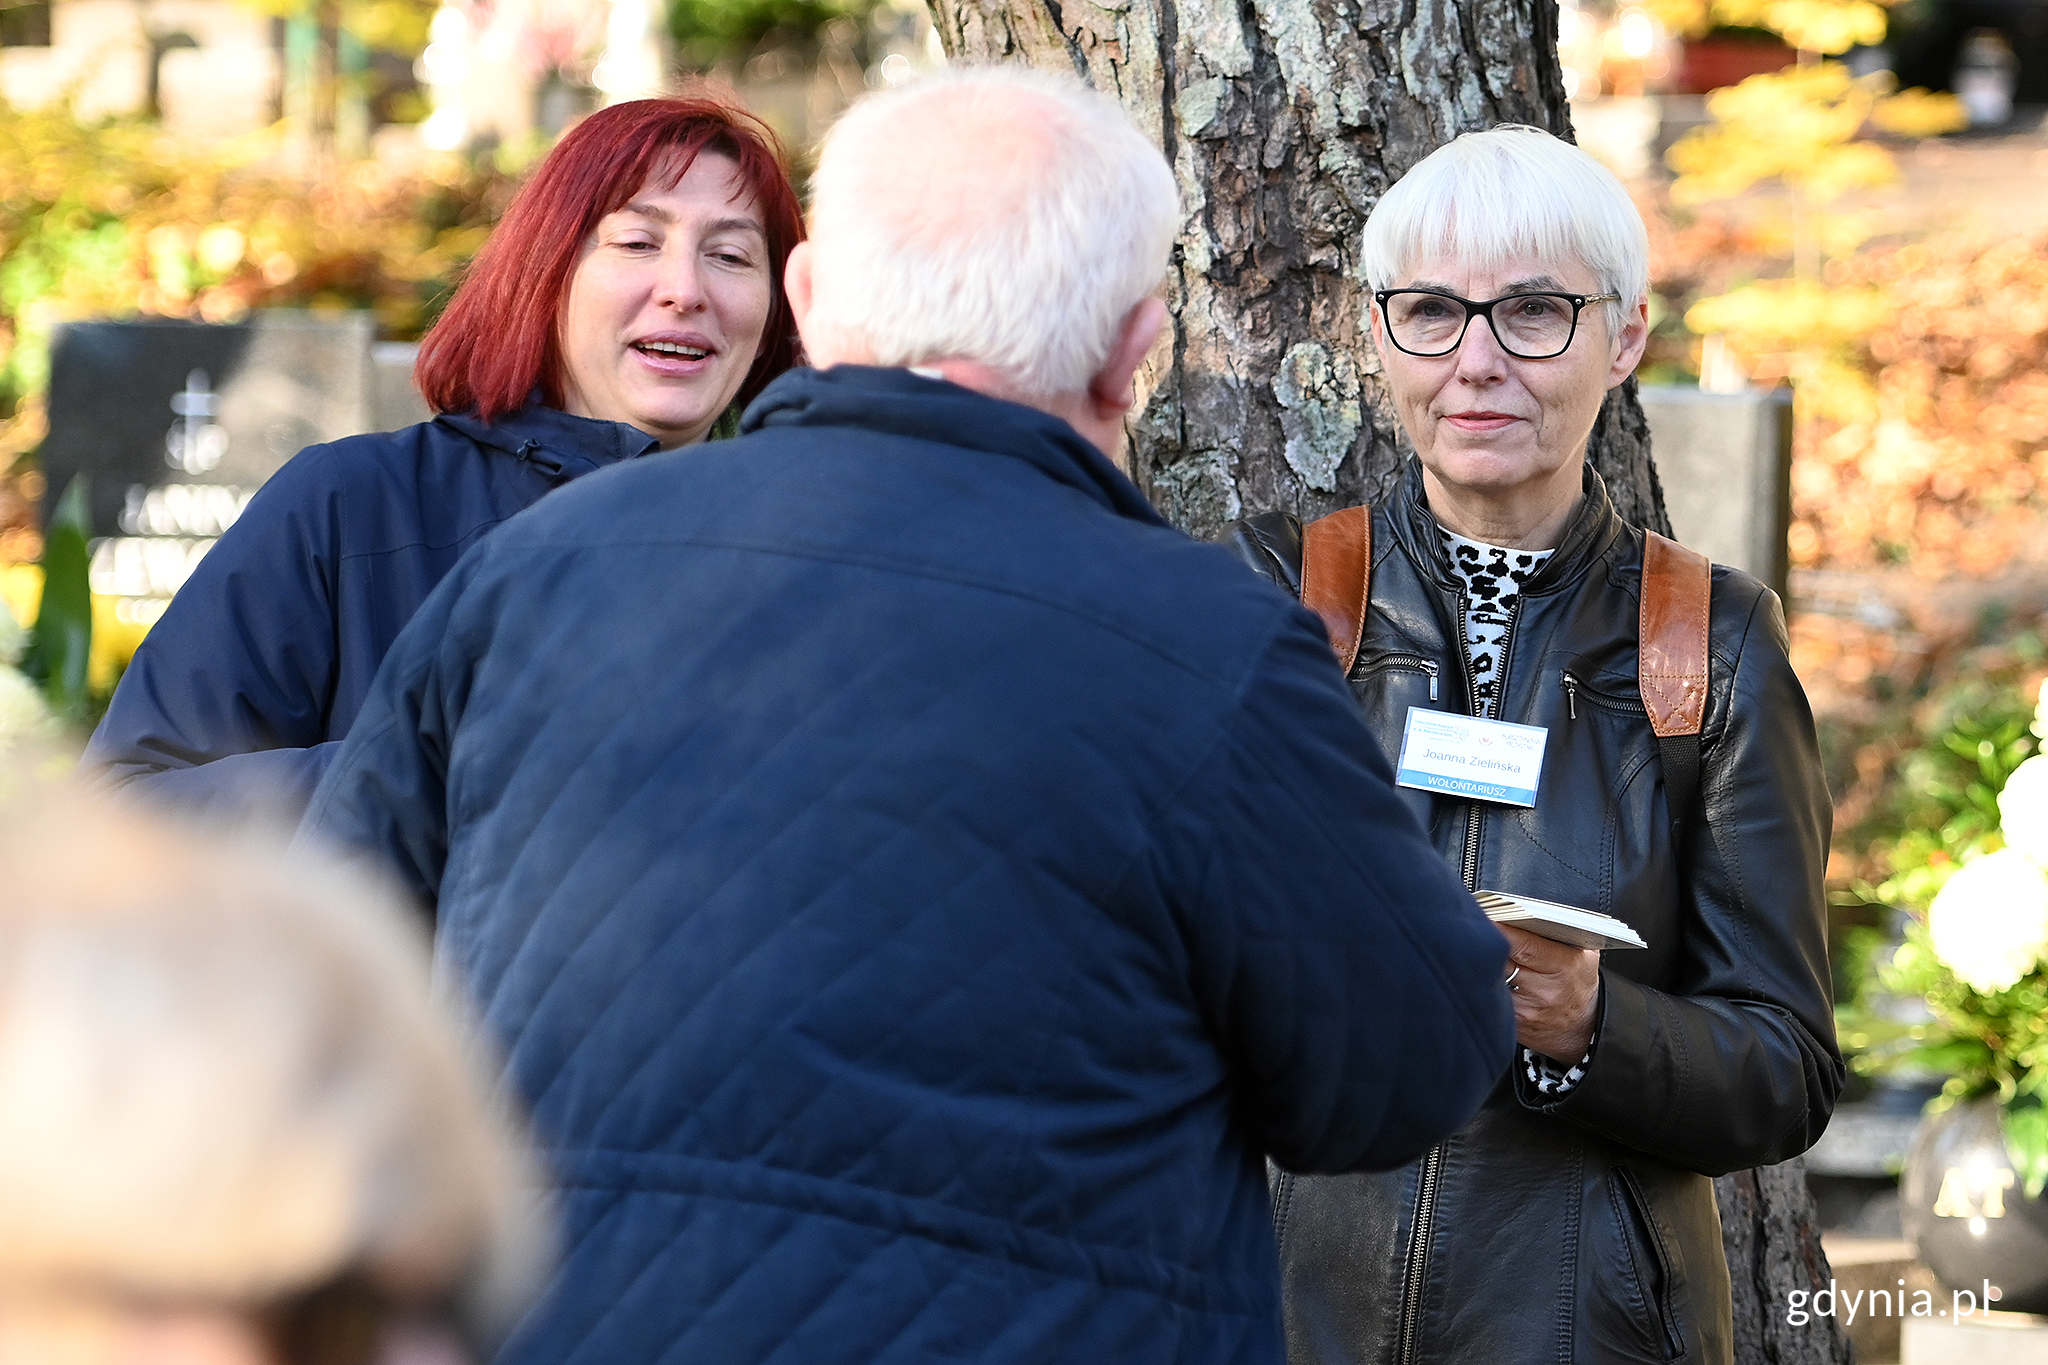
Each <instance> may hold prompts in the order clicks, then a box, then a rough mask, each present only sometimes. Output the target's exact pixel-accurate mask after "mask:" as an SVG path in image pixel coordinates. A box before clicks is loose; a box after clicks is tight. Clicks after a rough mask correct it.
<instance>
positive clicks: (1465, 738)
mask: <svg viewBox="0 0 2048 1365" xmlns="http://www.w3.org/2000/svg"><path fill="white" fill-rule="evenodd" d="M1549 739H1550V732H1549V731H1548V730H1546V729H1544V728H1543V727H1542V726H1540V725H1511V724H1509V723H1508V722H1506V721H1501V720H1481V719H1480V718H1479V717H1477V716H1460V715H1455V714H1452V713H1449V712H1444V711H1430V710H1426V709H1424V708H1422V707H1420V706H1411V707H1409V708H1408V724H1407V727H1406V728H1405V729H1404V730H1403V732H1402V735H1401V765H1400V771H1399V772H1398V773H1396V774H1395V776H1394V781H1395V782H1396V783H1397V784H1398V785H1400V786H1403V787H1415V788H1418V789H1420V790H1422V791H1426V792H1441V793H1442V794H1443V795H1445V796H1463V797H1467V798H1471V799H1476V800H1480V801H1499V802H1501V803H1502V804H1503V805H1509V806H1533V805H1535V804H1536V779H1537V778H1538V777H1539V776H1541V775H1542V772H1543V746H1544V744H1545V743H1547V742H1548V741H1549Z"/></svg>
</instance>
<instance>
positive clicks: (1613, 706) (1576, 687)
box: [1563, 672, 1644, 720]
mask: <svg viewBox="0 0 2048 1365" xmlns="http://www.w3.org/2000/svg"><path fill="white" fill-rule="evenodd" d="M1563 680H1564V704H1565V713H1566V715H1568V716H1569V717H1570V718H1571V719H1573V720H1577V719H1578V718H1579V698H1580V697H1582V696H1583V697H1584V698H1585V699H1586V701H1587V702H1588V703H1590V704H1591V705H1594V706H1597V707H1599V708H1601V709H1602V710H1605V711H1620V712H1622V713H1623V714H1625V715H1632V716H1640V715H1643V714H1644V711H1643V704H1642V703H1641V702H1639V701H1634V700H1631V699H1630V698H1627V697H1614V696H1608V695H1606V694H1604V693H1601V692H1598V691H1596V690H1594V689H1593V688H1590V687H1588V686H1586V684H1585V683H1583V682H1581V681H1580V680H1579V679H1578V677H1576V676H1575V675H1574V674H1572V673H1569V672H1567V673H1565V674H1564V675H1563Z"/></svg>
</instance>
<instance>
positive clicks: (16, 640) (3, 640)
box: [0, 598, 28, 667]
mask: <svg viewBox="0 0 2048 1365" xmlns="http://www.w3.org/2000/svg"><path fill="white" fill-rule="evenodd" d="M27 652H28V632H27V631H26V630H24V629H22V626H21V622H19V621H17V620H15V619H14V613H13V612H11V611H9V610H8V609H7V600H6V599H5V598H0V667H6V666H8V665H11V664H18V663H20V662H21V656H22V655H24V654H26V653H27Z"/></svg>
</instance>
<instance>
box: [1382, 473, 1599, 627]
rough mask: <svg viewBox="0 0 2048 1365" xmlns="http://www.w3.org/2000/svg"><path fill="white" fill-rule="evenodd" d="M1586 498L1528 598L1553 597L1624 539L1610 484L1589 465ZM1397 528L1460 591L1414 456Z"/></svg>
mask: <svg viewBox="0 0 2048 1365" xmlns="http://www.w3.org/2000/svg"><path fill="white" fill-rule="evenodd" d="M1580 488H1581V496H1580V498H1579V506H1578V510H1577V511H1575V512H1573V513H1572V519H1571V520H1570V521H1569V522H1567V523H1566V524H1565V528H1564V536H1563V538H1562V539H1560V540H1559V541H1558V542H1557V551H1556V553H1554V554H1552V555H1551V556H1550V558H1549V559H1546V560H1545V561H1543V564H1542V567H1540V568H1539V569H1537V571H1536V573H1535V574H1534V575H1532V576H1531V577H1530V579H1529V581H1528V582H1527V583H1526V584H1524V585H1523V587H1522V591H1523V593H1525V594H1539V593H1546V592H1552V591H1555V590H1556V589H1558V588H1560V587H1563V586H1564V585H1565V584H1567V583H1570V582H1571V581H1572V580H1574V579H1576V578H1577V577H1578V576H1579V574H1580V572H1581V571H1583V570H1584V569H1585V567H1586V566H1587V565H1588V564H1590V563H1591V562H1592V561H1593V560H1594V558H1596V557H1597V556H1599V555H1601V554H1603V553H1605V551H1606V550H1607V547H1608V546H1610V545H1612V544H1613V543H1614V538H1615V537H1616V536H1618V535H1620V534H1621V529H1622V522H1621V517H1620V516H1619V515H1618V514H1617V513H1616V512H1615V510H1614V504H1613V502H1611V501H1610V500H1609V499H1608V496H1607V483H1606V481H1605V480H1604V479H1602V478H1601V477H1600V475H1599V474H1598V473H1596V472H1594V469H1593V466H1592V464H1591V463H1590V462H1588V463H1587V464H1586V465H1585V477H1584V479H1583V480H1582V481H1581V483H1580ZM1389 510H1390V511H1391V512H1392V514H1393V515H1392V517H1391V520H1392V523H1393V526H1394V533H1395V535H1396V536H1398V537H1399V538H1400V540H1401V541H1402V543H1403V548H1405V549H1406V550H1407V551H1408V557H1409V558H1410V559H1412V560H1414V561H1415V563H1416V564H1418V565H1421V566H1424V567H1425V568H1428V569H1429V570H1430V571H1431V572H1432V575H1433V576H1434V577H1435V578H1436V580H1437V582H1438V584H1439V585H1441V586H1442V587H1444V588H1447V589H1451V590H1454V591H1455V590H1460V589H1459V588H1458V579H1457V577H1456V575H1455V574H1454V573H1453V572H1452V570H1451V560H1450V555H1449V554H1448V553H1447V552H1446V551H1445V549H1444V540H1443V536H1442V535H1440V534H1438V525H1439V524H1438V522H1437V519H1436V516H1435V514H1434V513H1432V512H1431V511H1430V510H1429V499H1428V495H1427V494H1426V493H1425V492H1424V490H1423V487H1422V461H1421V460H1419V459H1416V458H1414V457H1413V456H1410V457H1409V460H1408V468H1407V471H1406V472H1405V474H1404V475H1403V477H1402V479H1401V482H1400V483H1399V484H1398V485H1397V486H1396V488H1395V490H1394V496H1393V506H1392V507H1391V508H1390V509H1389Z"/></svg>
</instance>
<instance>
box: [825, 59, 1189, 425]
mask: <svg viewBox="0 0 2048 1365" xmlns="http://www.w3.org/2000/svg"><path fill="white" fill-rule="evenodd" d="M1179 222H1180V206H1179V196H1178V195H1177V193H1176V192H1175V190H1174V183H1173V173H1172V171H1171V170H1170V169H1169V168H1168V167H1167V164H1166V159H1165V157H1164V156H1163V155H1162V154H1161V153H1160V151H1159V149H1158V148H1157V147H1155V146H1154V145H1152V143H1151V142H1150V141H1148V140H1147V139H1146V138H1145V136H1144V135H1143V134H1142V133H1140V132H1139V131H1138V129H1137V128H1136V127H1135V126H1134V125H1133V124H1132V123H1131V121H1130V119H1129V118H1128V117H1127V116H1126V115H1125V114H1124V112H1123V111H1122V110H1121V109H1120V108H1118V107H1117V105H1116V104H1115V102H1114V101H1112V100H1110V99H1108V98H1106V97H1104V96H1102V95H1099V94H1097V93H1095V92H1094V91H1092V90H1089V89H1088V88H1086V87H1085V86H1083V85H1082V84H1081V83H1080V82H1079V81H1078V80H1075V79H1074V78H1072V77H1068V76H1056V75H1052V74H1049V73H1046V72H1042V71H1036V70H1033V69H1031V68H1029V67H1021V66H1004V67H980V68H966V69H956V70H952V71H948V72H944V73H941V74H937V75H933V76H928V77H925V78H924V79H922V80H920V81H917V82H915V83H913V84H910V85H907V86H904V87H901V88H899V89H895V90H890V91H884V92H880V93H877V94H873V95H869V96H867V97H865V98H864V99H862V100H861V101H860V102H858V103H857V104H855V105H854V106H853V107H852V108H851V109H849V110H848V111H847V112H846V114H845V115H844V116H843V117H842V118H841V119H840V120H839V122H838V123H837V124H836V125H834V126H833V129H832V131H831V133H830V135H829V136H828V137H827V138H826V140H825V145H824V148H823V149H822V151H821V152H820V154H819V157H818V169H817V172H816V173H815V174H814V175H813V176H812V178H811V243H812V245H811V250H812V252H813V256H814V260H815V262H816V266H815V269H814V272H813V277H814V281H815V287H814V304H813V308H814V312H815V316H816V317H817V319H818V321H819V323H820V325H821V326H822V327H824V328H829V329H831V330H833V331H836V332H838V333H839V334H840V335H843V336H845V337H846V338H848V339H849V340H857V341H859V342H862V343H864V344H865V347H866V349H867V350H868V351H869V352H870V354H871V355H872V357H873V360H874V363H875V364H878V365H917V364H921V363H924V362H927V361H933V360H942V359H967V360H975V361H979V362H980V363H982V364H984V365H987V366H989V367H990V368H991V369H993V370H995V371H996V372H997V373H998V374H999V375H1001V376H1002V377H1003V378H1004V379H1005V380H1006V381H1007V382H1008V383H1010V384H1011V385H1012V386H1014V387H1015V388H1016V389H1017V390H1018V391H1019V392H1020V393H1022V394H1027V395H1032V396H1041V397H1043V396H1052V395H1056V394H1065V393H1078V392H1080V391H1082V390H1085V389H1086V388H1087V387H1088V382H1089V381H1090V380H1091V379H1092V378H1093V377H1094V376H1095V374H1096V373H1097V372H1098V371H1099V370H1100V369H1101V368H1102V366H1103V364H1104V363H1105V362H1106V361H1107V360H1108V358H1109V352H1110V348H1111V346H1113V345H1114V344H1115V341H1116V334H1117V328H1118V326H1119V324H1120V323H1122V321H1123V319H1124V317H1125V316H1126V315H1127V314H1128V313H1129V312H1130V310H1131V309H1132V308H1133V307H1135V306H1136V305H1137V304H1138V303H1139V302H1140V301H1142V300H1143V299H1144V298H1145V297H1146V296H1147V295H1149V294H1151V293H1152V292H1153V291H1154V290H1155V289H1157V288H1158V287H1159V283H1160V280H1161V278H1162V277H1163V276H1164V274H1165V271H1166V259H1167V252H1168V251H1169V250H1170V249H1171V248H1172V245H1173V239H1174V234H1175V232H1176V231H1177V230H1178V227H1179Z"/></svg>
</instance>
